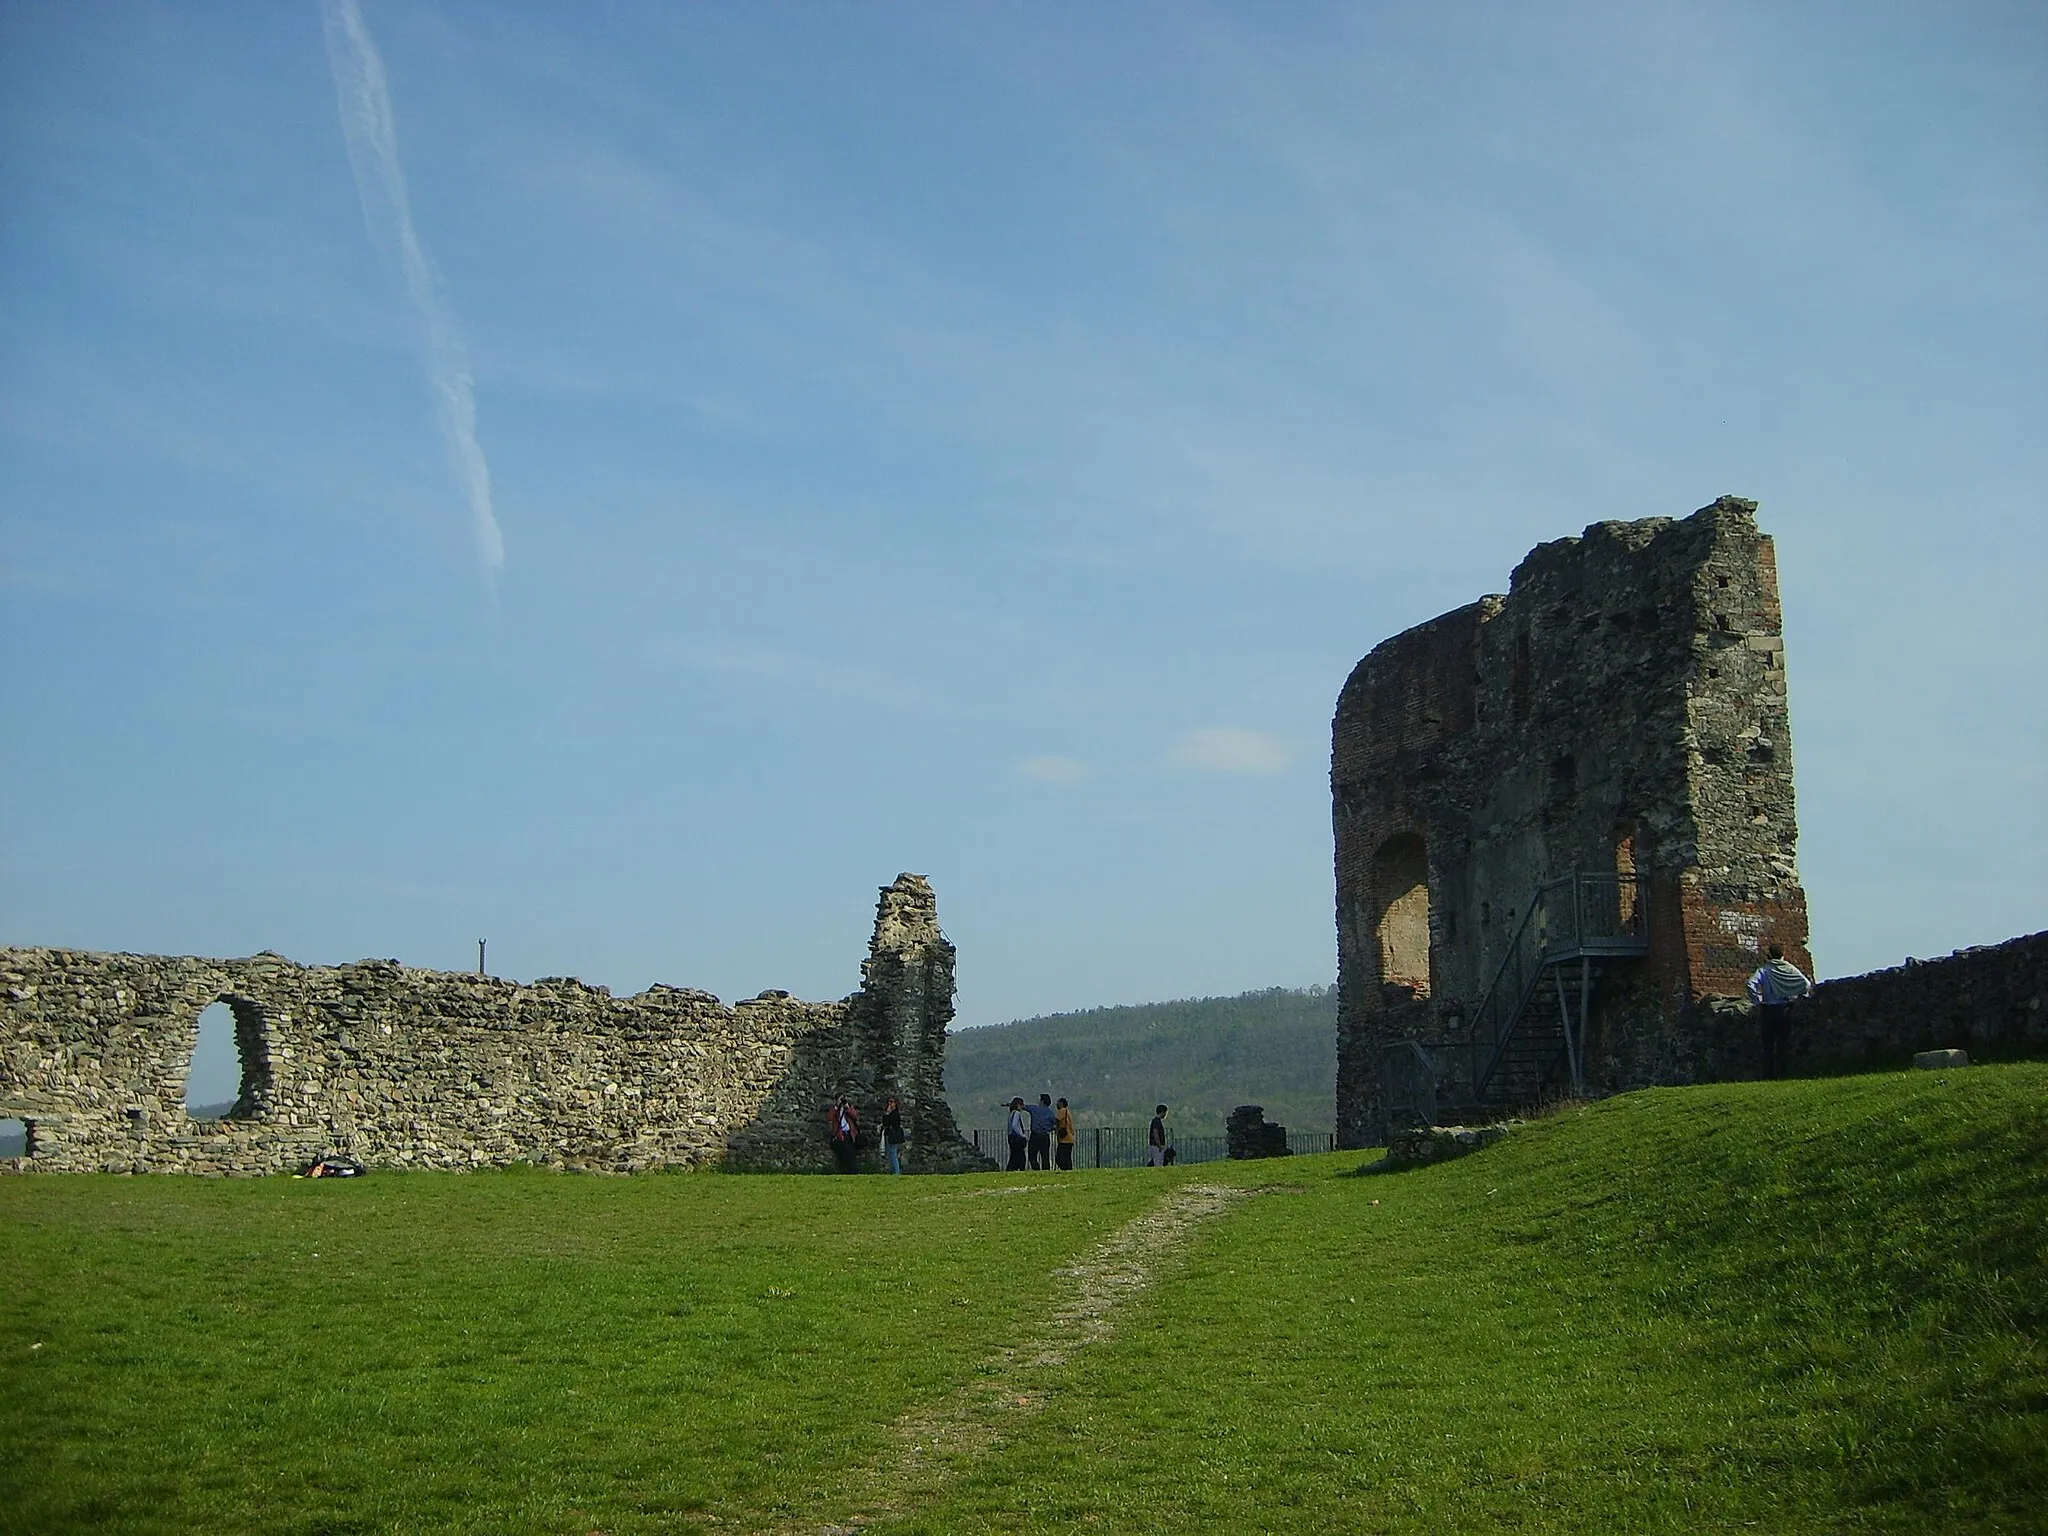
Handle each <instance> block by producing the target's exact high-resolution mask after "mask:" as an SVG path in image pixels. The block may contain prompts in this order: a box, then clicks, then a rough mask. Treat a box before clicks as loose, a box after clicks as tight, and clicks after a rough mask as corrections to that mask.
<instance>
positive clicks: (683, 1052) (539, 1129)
mask: <svg viewBox="0 0 2048 1536" xmlns="http://www.w3.org/2000/svg"><path fill="white" fill-rule="evenodd" d="M864 972H865V979H866V982H867V984H866V985H864V986H863V988H862V990H861V991H860V992H857V993H855V994H854V995H853V996H852V997H849V998H847V999H845V1000H844V1001H841V1002H833V1003H810V1002H802V1001H799V1000H798V999H795V998H792V997H790V996H789V995H788V994H787V993H782V992H769V993H763V994H762V995H761V996H760V997H758V998H754V999H751V1000H749V1001H746V1002H742V1003H738V1004H735V1005H732V1006H726V1005H724V1004H722V1003H720V1002H719V1000H718V999H717V998H715V997H713V996H712V995H711V994H709V993H708V992H700V991H696V990H693V989H690V988H682V987H669V986H656V987H651V988H649V989H648V990H647V991H645V992H642V993H640V994H638V995H637V996H633V997H627V998H615V997H613V996H612V995H611V993H610V991H609V990H608V989H607V988H604V987H597V986H587V985H585V984H584V983H582V982H580V981H577V980H575V979H574V978H569V977H555V978H548V979H544V980H540V981H536V982H533V983H531V984H525V985H522V984H519V983H514V982H510V981H503V980H499V979H497V978H495V977H487V976H474V975H467V974H459V973H448V972H438V971H422V970H416V969H413V968H411V967H407V966H402V965H399V964H398V963H397V962H395V961H379V960H365V961H362V962H359V963H357V964H355V965H346V966H304V965H297V964H294V963H293V962H291V961H289V960H286V959H285V958H284V957H282V956H280V955H272V954H263V955H258V956H255V957H254V958H252V959H246V960H207V959H198V958H193V957H185V956H161V955H110V954H99V953H94V952H90V951H83V950H66V949H8V950H0V1117H16V1118H19V1119H21V1120H22V1121H23V1122H24V1123H25V1124H26V1125H27V1126H28V1129H29V1149H28V1151H29V1155H28V1156H27V1157H25V1158H23V1159H20V1160H18V1161H19V1164H20V1165H21V1166H25V1167H28V1168H33V1169H36V1170H48V1171H53V1172H81V1171H102V1172H121V1173H168V1172H189V1173H211V1174H252V1173H268V1172H276V1171H280V1170H284V1169H291V1168H296V1167H299V1166H302V1165H303V1164H305V1163H308V1162H310V1161H312V1160H313V1159H314V1158H315V1157H318V1156H319V1155H321V1154H322V1153H326V1152H338V1153H343V1154H346V1155H348V1156H351V1157H354V1158H356V1159H358V1160H359V1161H361V1162H363V1163H366V1164H368V1165H370V1166H371V1167H385V1168H393V1167H418V1168H473V1167H483V1166H491V1165H500V1164H509V1163H537V1164H543V1165H547V1166H553V1167H559V1168H570V1169H587V1170H594V1171H607V1172H633V1171H637V1170H640V1169H647V1168H659V1167H686V1168H687V1167H699V1166H703V1165H706V1164H725V1165H728V1166H733V1167H738V1168H760V1169H789V1170H797V1169H813V1168H815V1169H823V1168H827V1167H829V1166H830V1165H831V1158H830V1154H829V1147H828V1145H827V1143H826V1140H825V1134H824V1125H825V1116H826V1110H827V1108H828V1107H829V1105H830V1104H831V1102H832V1100H833V1098H834V1097H835V1096H836V1095H837V1094H838V1093H842V1092H844V1093H848V1094H850V1095H852V1096H853V1097H854V1099H855V1100H856V1102H857V1103H859V1104H860V1106H861V1108H862V1112H863V1116H864V1118H866V1119H867V1120H868V1123H870V1124H878V1122H879V1118H880V1112H881V1100H882V1098H883V1097H884V1096H885V1095H889V1094H894V1095H896V1096H897V1097H899V1098H900V1099H902V1100H903V1103H904V1108H905V1123H906V1126H907V1127H908V1129H909V1130H910V1133H911V1138H912V1139H911V1165H912V1167H914V1168H924V1169H953V1168H966V1167H977V1166H985V1163H984V1161H983V1160H982V1159H980V1158H979V1157H978V1156H977V1155H976V1154H975V1153H974V1151H973V1149H972V1147H970V1146H968V1145H967V1144H966V1143H965V1142H963V1141H962V1140H961V1138H960V1136H959V1133H958V1131H957V1129H956V1128H955V1126H954V1124H953V1119H952V1115H951V1112H950V1111H949V1110H948V1109H947V1108H946V1103H945V1099H944V1096H943V1093H942V1091H941V1085H940V1077H941V1074H942V1070H943V1058H944V1042H945V1026H946V1024H947V1023H948V1022H949V1021H950V1019H951V1017H952V996H953V948H952V945H951V944H949V943H947V942H946V940H945V938H944V936H943V935H942V934H941V933H940V932H939V929H938V915H937V904H936V902H935V900H934V899H933V898H932V895H931V889H930V886H929V885H928V884H926V882H925V881H924V880H923V878H922V877H920V876H915V875H905V876H903V877H901V878H900V879H898V880H897V881H896V882H895V884H894V885H891V886H889V887H887V888H885V889H884V890H883V892H882V897H881V901H880V903H879V904H878V914H877V919H876V933H875V940H874V943H873V945H872V946H871V949H870V954H869V959H868V962H867V965H866V967H865V968H864ZM214 1002H225V1003H226V1004H227V1005H228V1007H229V1008H230V1009H231V1010H232V1011H233V1013H234V1016H235V1023H236V1038H237V1044H238V1046H239V1049H240V1054H241V1060H242V1084H241V1093H240V1096H239V1098H238V1099H237V1102H236V1104H235V1106H234V1108H233V1110H232V1111H231V1112H230V1113H229V1115H228V1116H227V1117H226V1118H224V1119H221V1120H194V1119H192V1118H191V1117H190V1116H188V1115H187V1114H186V1113H185V1110H184V1103H183V1093H184V1082H185V1077H186V1073H187V1071H188V1070H189V1067H190V1063H191V1059H192V1052H193V1049H194V1046H195V1045H196V1043H197V1039H198V1018H199V1013H200V1011H201V1010H202V1009H204V1008H205V1007H207V1006H208V1005H209V1004H211V1003H214Z"/></svg>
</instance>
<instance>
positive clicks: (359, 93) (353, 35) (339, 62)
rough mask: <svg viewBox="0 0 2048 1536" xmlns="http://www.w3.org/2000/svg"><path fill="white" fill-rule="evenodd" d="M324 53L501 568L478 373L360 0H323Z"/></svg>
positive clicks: (474, 517) (486, 557)
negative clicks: (435, 251)
mask: <svg viewBox="0 0 2048 1536" xmlns="http://www.w3.org/2000/svg"><path fill="white" fill-rule="evenodd" d="M320 16H321V21H322V23H323V28H324V31H325V33H326V37H327V63H328V67H329V68H330V69H331V70H332V71H333V73H334V92H335V96H336V98H337V100H338V102H339V104H340V108H341V130H342V137H343V138H344V139H345V140H346V141H347V143H348V163H349V168H350V169H351V170H353V171H354V172H355V178H356V194H357V196H358V197H359V198H361V200H362V204H363V222H364V224H365V225H367V226H368V228H369V231H370V239H371V241H372V243H373V244H375V245H376V247H377V248H378V250H379V251H381V252H382V253H383V254H384V256H385V258H386V259H387V260H390V261H392V262H394V263H395V264H396V265H397V267H398V271H399V275H400V276H401V277H402V278H403V279H404V282H405V289H406V293H407V295H408V296H409V297H410V298H411V300H412V306H413V310H414V312H415V313H416V314H417V315H418V316H419V321H420V328H421V330H422V332H423V333H424V335H425V338H426V363H427V377H428V380H429V382H430V383H431V384H432V385H433V391H434V411H435V416H436V417H437V418H438V420H439V423H440V428H441V437H442V440H443V441H444V442H445V443H446V444H447V447H448V459H449V462H450V464H451V465H452V466H453V468H454V470H455V478H456V479H457V480H458V481H459V482H460V483H461V486H462V494H463V497H464V499H465V500H466V501H467V502H468V503H469V516H470V526H471V531H472V533H473V534H474V535H475V538H476V551H477V558H478V560H480V561H481V562H482V564H483V569H484V574H485V576H487V577H489V576H493V575H495V574H496V573H497V572H498V571H500V570H502V569H504V565H505V536H504V534H503V533H502V532H501V531H500V530H499V528H498V519H497V515H496V514H495V513H494V512H493V511H492V510H491V468H490V465H489V464H488V463H487V462H485V459H484V451H483V448H482V446H481V445H480V444H479V443H478V442H477V438H476V382H475V378H474V376H473V375H472V374H471V372H470V366H469V349H468V347H466V346H465V345H464V344H463V340H462V332H461V330H460V328H459V327H458V326H457V325H456V323H455V313H454V311H453V309H451V308H450V307H449V303H448V296H447V294H446V293H445V292H444V291H443V289H442V283H441V278H440V274H439V273H437V272H436V271H435V270H434V265H433V263H432V262H430V261H429V260H428V259H427V254H426V252H425V251H424V250H422V249H421V247H420V240H419V233H418V231H416V230H415V229H414V228H413V222H412V204H411V201H410V199H408V197H407V196H406V191H405V170H404V168H403V167H402V166H401V165H400V164H399V163H398V125H397V122H396V120H395V119H394V118H393V116H392V112H391V92H390V89H389V88H388V87H387V85H386V84H385V79H384V60H383V59H382V57H380V56H379V54H378V52H377V45H376V43H375V42H374V41H372V40H371V37H370V29H369V28H368V27H367V26H366V25H364V22H363V13H362V9H361V7H360V6H359V5H358V4H357V3H356V0H321V5H320Z"/></svg>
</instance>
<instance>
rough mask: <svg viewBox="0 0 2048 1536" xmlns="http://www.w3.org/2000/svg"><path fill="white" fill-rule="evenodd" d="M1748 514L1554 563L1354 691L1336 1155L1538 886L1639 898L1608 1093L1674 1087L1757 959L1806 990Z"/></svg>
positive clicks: (1405, 637)
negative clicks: (1588, 876)
mask: <svg viewBox="0 0 2048 1536" xmlns="http://www.w3.org/2000/svg"><path fill="white" fill-rule="evenodd" d="M1755 510H1756V508H1755V503H1753V502H1749V501H1743V500H1740V499H1738V498H1735V497H1725V496H1724V497H1722V498H1721V499H1720V500H1718V501H1716V502H1714V503H1713V504H1712V505H1710V506H1707V507H1703V508H1701V509H1700V510H1699V511H1698V512H1695V513H1694V514H1692V515H1691V516H1690V517H1687V518H1684V519H1677V520H1674V519H1672V518H1649V519H1645V520H1643V521H1640V522H1611V523H1598V524H1595V525H1594V526H1592V527H1590V528H1588V529H1586V530H1585V532H1584V533H1583V534H1582V535H1581V536H1580V537H1578V538H1574V539H1561V540H1558V541H1556V542H1554V543H1550V544H1544V545H1541V546H1539V547H1538V548H1536V549H1534V550H1532V551H1531V552H1530V553H1529V555H1528V557H1527V558H1526V559H1524V560H1523V562H1522V563H1521V565H1520V566H1519V567H1517V568H1516V570H1515V572H1514V575H1513V578H1512V580H1511V582H1510V585H1509V590H1508V593H1507V595H1505V596H1490V597H1484V598H1481V599H1480V600H1479V601H1478V602H1475V603H1472V604H1469V605H1468V606H1466V607H1463V608H1459V609H1456V610H1454V611H1453V612H1451V613H1447V614H1444V615H1443V616H1441V617H1440V618H1436V619H1432V620H1430V621H1429V622H1428V623H1425V624H1421V625H1418V626H1416V627H1415V628H1413V629H1410V630H1407V631H1405V632H1404V633H1402V634H1399V635H1396V636H1394V637H1393V638H1392V639H1390V640H1388V641H1386V642H1384V643H1383V644H1381V645H1379V646H1378V647H1376V648H1375V649H1374V650H1373V651H1372V653H1371V654H1370V655H1368V656H1367V657H1365V659H1364V660H1362V661H1361V662H1359V664H1358V666H1357V667H1356V668H1355V669H1354V670H1353V672H1352V674H1351V676H1350V678H1349V679H1348V680H1347V681H1346V683H1345V685H1344V689H1343V692H1342V694H1341V695H1340V697H1339V699H1338V704H1337V711H1336V716H1335V720H1334V722H1333V726H1332V733H1331V772H1330V786H1331V801H1332V820H1333V824H1334V829H1335V834H1336V878H1337V904H1336V910H1337V940H1338V948H1337V954H1338V1087H1337V1124H1338V1136H1339V1143H1340V1145H1349V1146H1363V1145H1366V1144H1368V1143H1369V1142H1371V1141H1372V1140H1374V1139H1375V1138H1376V1137H1377V1136H1378V1134H1379V1132H1380V1128H1381V1125H1382V1123H1383V1121H1384V1118H1385V1109H1386V1103H1385V1097H1384V1093H1383V1087H1382V1084H1381V1081H1380V1075H1381V1071H1382V1063H1383V1060H1384V1054H1385V1048H1386V1047H1387V1046H1388V1045H1390V1044H1392V1043H1393V1042H1396V1041H1399V1040H1403V1039H1422V1038H1428V1039H1431V1040H1436V1041H1445V1040H1448V1041H1456V1040H1458V1039H1459V1038H1461V1034H1462V1032H1463V1031H1464V1030H1465V1029H1466V1028H1467V1021H1468V1015H1469V1012H1470V1010H1471V1009H1472V1008H1473V1007H1474V1006H1475V1005H1476V1004H1477V1003H1478V1001H1479V999H1480V997H1481V995H1482V994H1483V992H1484V991H1485V989H1486V987H1487V985H1488V983H1489V982H1490V981H1491V979H1492V976H1493V974H1494V972H1495V970H1496V968H1497V967H1498V966H1499V964H1500V961H1501V958H1502V955H1503V954H1504V952H1505V949H1506V946H1507V944H1508V942H1509V941H1510V939H1511V938H1512V936H1513V934H1514V931H1515V928H1516V925H1517V923H1518V922H1519V920H1520V918H1521V917H1522V915H1523V914H1524V913H1525V912H1526V911H1527V910H1528V906H1529V902H1530V899H1531V897H1532V895H1533V893H1534V892H1535V890H1536V888H1537V887H1538V885H1539V884H1540V883H1541V882H1542V881H1543V880H1545V879H1546V878H1547V877H1551V876H1556V875H1564V874H1568V873H1570V872H1572V871H1575V870H1579V871H1598V872H1622V873H1628V874H1632V875H1634V876H1635V877H1636V878H1637V880H1638V881H1639V882H1640V884H1639V886H1637V887H1636V888H1635V889H1636V890H1637V892H1638V894H1637V896H1636V898H1635V899H1637V900H1639V901H1640V902H1641V903H1642V904H1643V908H1644V916H1645V917H1646V918H1647V923H1648V932H1649V937H1650V942H1651V951H1650V953H1649V955H1648V957H1647V958H1646V959H1645V960H1643V961H1640V962H1637V963H1635V964H1633V965H1630V966H1617V967H1611V968H1610V975H1609V977H1608V979H1607V982H1606V984H1605V985H1604V986H1603V989H1602V991H1601V993H1600V994H1599V1006H1598V1015H1597V1019H1596V1021H1595V1030H1594V1034H1593V1038H1592V1040H1591V1042H1590V1049H1589V1051H1588V1071H1589V1075H1590V1076H1591V1077H1592V1079H1593V1085H1594V1087H1595V1088H1596V1090H1607V1091H1611V1090H1616V1089H1620V1088H1625V1087H1631V1086H1637V1085H1641V1084H1646V1083H1652V1082H1670V1081H1676V1080H1682V1079H1683V1077H1684V1074H1685V1072H1686V1071H1687V1070H1689V1068H1688V1065H1687V1064H1688V1063H1690V1062H1693V1061H1694V1060H1695V1059H1696V1058H1697V1057H1698V1056H1699V1055H1700V1048H1701V1042H1700V1041H1698V1040H1695V1039H1694V1038H1693V1032H1694V1030H1695V1023H1694V1022H1693V1021H1694V1016H1695V1011H1696V1010H1695V1008H1694V1004H1695V1003H1696V1002H1697V1001H1698V1000H1700V999H1702V998H1706V997H1709V996H1714V995H1723V994H1734V993H1739V992H1740V990H1741V987H1742V982H1743V979H1744V978H1745V977H1746V976H1747V974H1748V973H1749V971H1751V970H1752V969H1754V968H1755V966H1756V965H1757V963H1758V960H1759V957H1760V955H1761V953H1762V951H1763V949H1764V947H1765V946H1766V945H1767V944H1768V943H1773V942H1775V943H1778V944H1780V945H1782V946H1783V947H1784V949H1785V951H1786V953H1787V954H1788V955H1789V956H1791V958H1792V959H1793V960H1794V961H1795V962H1797V963H1799V964H1800V965H1801V966H1803V967H1805V968H1806V969H1808V970H1809V971H1810V970H1811V966H1812V960H1811V956H1810V955H1809V954H1808V953H1807V948H1806V901H1805V895H1804V893H1803V891H1802V890H1801V888H1800V884H1799V877H1798V873H1797V867H1796V864H1795V862H1794V850H1795V846H1796V842H1797V837H1798V832H1797V824H1796V821H1795V818H1794V808H1793V786H1792V754H1791V740H1790V730H1789V720H1788V715H1787V707H1786V687H1785V670H1784V641H1783V631H1782V624H1781V615H1780V611H1779V605H1778V589H1777V569H1776V558H1775V554H1774V551H1773V548H1772V545H1771V541H1770V539H1769V537H1768V536H1766V535H1764V534H1762V533H1761V532H1759V531H1758V529H1757V526H1756V520H1755ZM1460 1059H1461V1053H1459V1052H1456V1051H1452V1052H1449V1053H1447V1054H1446V1056H1445V1060H1446V1061H1448V1062H1450V1063H1452V1064H1453V1068H1454V1069H1455V1064H1456V1063H1457V1062H1458V1061H1459V1060H1460ZM1444 1091H1445V1093H1446V1096H1447V1098H1448V1099H1450V1100H1453V1101H1455V1100H1456V1098H1457V1096H1458V1092H1459V1089H1458V1085H1457V1084H1456V1083H1455V1082H1453V1083H1449V1084H1446V1085H1445V1088H1444Z"/></svg>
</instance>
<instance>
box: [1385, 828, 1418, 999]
mask: <svg viewBox="0 0 2048 1536" xmlns="http://www.w3.org/2000/svg"><path fill="white" fill-rule="evenodd" d="M1372 873H1373V882H1372V884H1373V905H1374V907H1375V908H1377V909H1378V912H1379V920H1378V922H1377V924H1376V925H1375V926H1376V928H1377V933H1378V938H1379V949H1380V980H1381V981H1382V982H1387V983H1392V984H1394V985H1397V986H1405V987H1413V988H1414V989H1415V992H1416V994H1417V995H1418V996H1422V997H1427V996H1428V995H1429V848H1428V845H1427V844H1426V843H1424V842H1423V840H1422V838H1421V837H1420V836H1418V835H1417V834H1415V833H1413V832H1400V833H1396V834H1395V835H1394V836H1392V837H1390V838H1388V839H1387V840H1386V841H1385V842H1384V843H1381V844H1380V848H1379V852H1377V853H1375V854H1374V855H1373V856H1372Z"/></svg>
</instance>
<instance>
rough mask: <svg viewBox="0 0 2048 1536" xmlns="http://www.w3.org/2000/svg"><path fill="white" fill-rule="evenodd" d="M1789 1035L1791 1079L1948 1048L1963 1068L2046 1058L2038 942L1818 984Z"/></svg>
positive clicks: (2044, 957) (2037, 937)
mask: <svg viewBox="0 0 2048 1536" xmlns="http://www.w3.org/2000/svg"><path fill="white" fill-rule="evenodd" d="M1791 1025H1792V1070H1793V1071H1794V1072H1795V1073H1805V1072H1823V1071H1841V1070H1844V1069H1853V1068H1882V1067H1904V1066H1907V1065H1908V1064H1910V1063H1911V1061H1912V1059H1913V1057H1914V1055H1915V1054H1916V1053H1918V1052H1920V1051H1934V1050H1946V1049H1950V1048H1959V1049H1961V1050H1965V1051H1967V1052H1969V1055H1970V1059H1971V1060H1972V1061H2014V1060H2020V1059H2024V1058H2034V1059H2039V1058H2041V1057H2044V1056H2048V932H2043V933H2034V934H2028V935H2026V936H2025V937H2023V938H2017V939H2010V940H2008V941H2007V942H2005V943H2003V944H1987V945H1982V946H1979V947H1977V948H1973V949H1965V950H1958V951H1957V952H1956V953H1955V954H1952V955H1950V956H1948V957H1947V958H1946V959H1941V960H1924V961H1908V962H1907V963H1906V964H1904V965H1901V966H1894V967H1892V968H1891V969H1889V970H1883V971H1871V972H1870V973H1869V974H1867V975H1863V976H1847V977H1844V978H1842V979H1841V980H1840V981H1824V982H1822V983H1821V984H1820V985H1819V986H1817V987H1815V988H1814V989H1813V995H1812V996H1811V997H1809V998H1806V999H1805V1000H1804V1001H1802V1002H1800V1003H1798V1004H1796V1005H1795V1006H1794V1007H1793V1009H1792V1016H1791Z"/></svg>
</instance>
